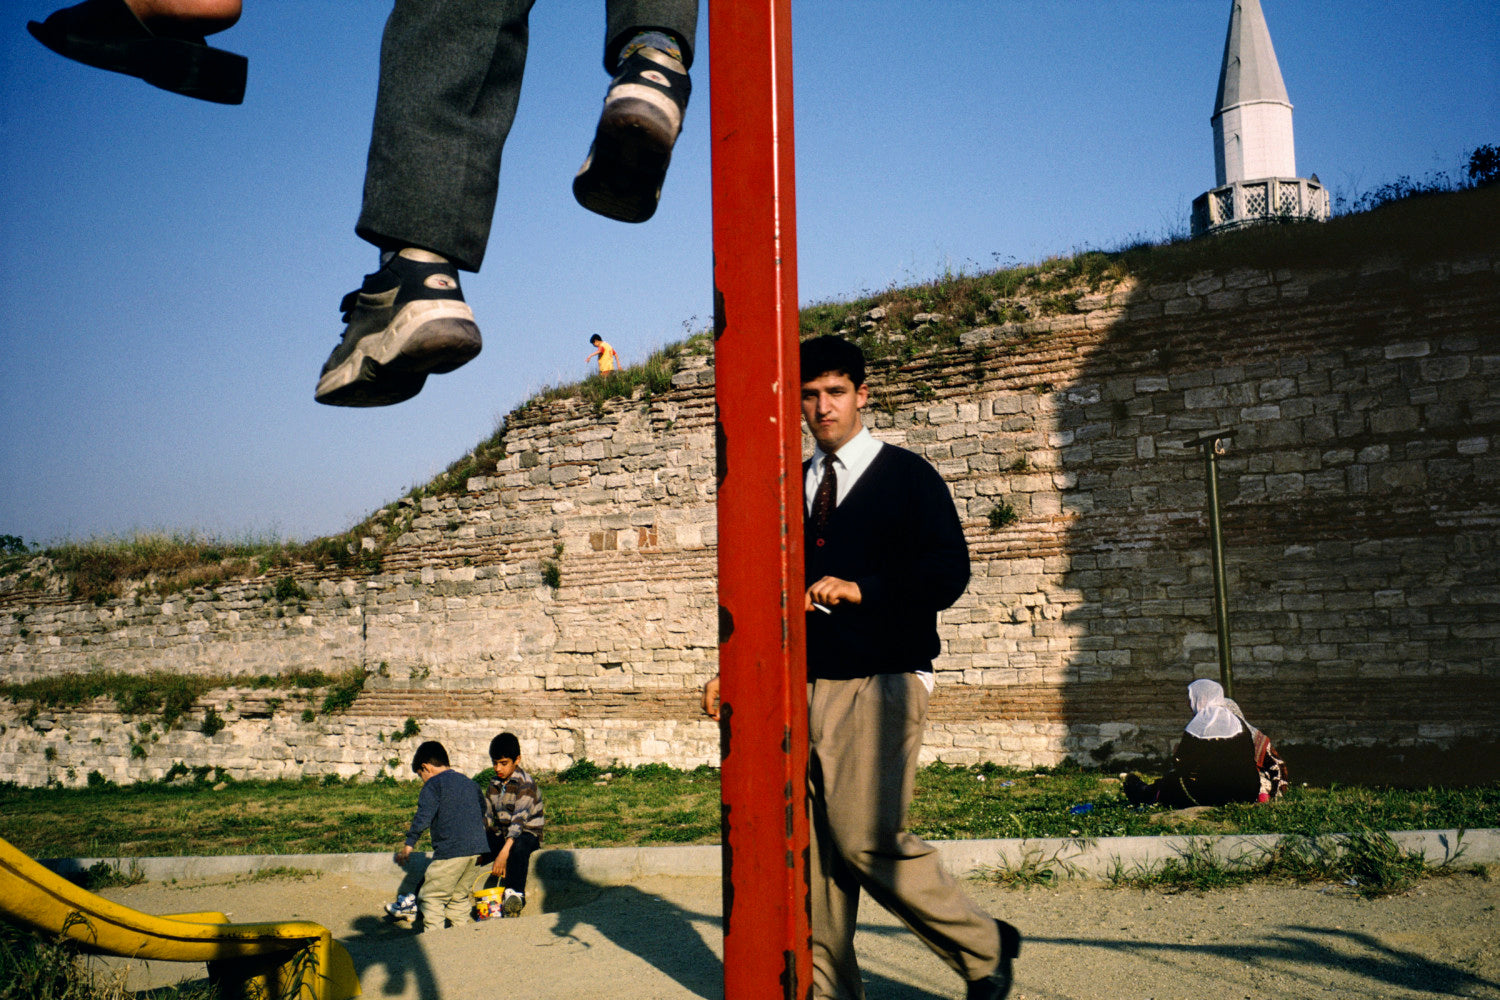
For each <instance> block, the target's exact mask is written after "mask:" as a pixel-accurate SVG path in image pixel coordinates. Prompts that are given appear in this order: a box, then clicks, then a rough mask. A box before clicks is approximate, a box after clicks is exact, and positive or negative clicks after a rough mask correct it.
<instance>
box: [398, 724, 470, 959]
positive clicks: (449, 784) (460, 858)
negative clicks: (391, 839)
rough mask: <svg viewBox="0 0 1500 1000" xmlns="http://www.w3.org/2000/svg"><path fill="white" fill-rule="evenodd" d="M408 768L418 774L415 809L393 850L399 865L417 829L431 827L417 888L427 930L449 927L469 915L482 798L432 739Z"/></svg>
mask: <svg viewBox="0 0 1500 1000" xmlns="http://www.w3.org/2000/svg"><path fill="white" fill-rule="evenodd" d="M411 769H412V770H413V771H415V772H416V773H417V776H418V777H420V778H421V779H422V792H421V794H420V795H418V796H417V813H416V815H415V816H413V817H412V820H411V827H410V829H408V830H407V831H406V843H404V844H402V845H401V849H400V850H398V851H397V852H396V863H397V864H398V865H405V864H406V859H407V858H409V857H411V850H412V848H413V847H415V846H416V845H417V838H418V837H420V836H421V835H422V831H423V830H427V829H431V831H432V861H431V863H429V864H428V866H427V876H426V879H425V881H423V883H422V888H421V891H420V892H419V897H420V898H419V905H420V906H421V910H422V915H423V919H424V920H425V922H426V926H427V928H428V929H429V930H438V929H440V928H443V927H446V926H451V925H453V924H457V923H460V922H462V921H464V920H465V919H466V918H467V917H468V915H469V887H470V885H471V884H472V883H473V881H474V872H473V869H474V866H475V865H476V864H477V863H478V861H479V855H481V854H484V853H485V852H486V851H487V850H488V849H489V844H488V842H487V840H486V838H485V834H484V798H483V796H482V795H481V794H480V792H479V786H478V785H476V784H474V782H473V780H472V779H471V778H469V776H468V775H466V774H462V773H461V772H458V771H455V770H453V768H452V767H450V766H449V764H448V751H447V750H445V749H444V748H443V745H442V744H441V743H439V742H437V741H436V740H428V741H427V742H426V743H423V744H422V745H421V746H419V747H417V752H416V754H415V756H413V757H412V761H411Z"/></svg>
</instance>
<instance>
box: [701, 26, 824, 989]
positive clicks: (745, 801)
mask: <svg viewBox="0 0 1500 1000" xmlns="http://www.w3.org/2000/svg"><path fill="white" fill-rule="evenodd" d="M708 34H709V52H710V53H711V54H712V57H713V67H712V69H711V71H710V77H711V79H710V89H711V98H710V100H711V104H712V107H711V117H712V123H711V127H712V132H713V214H714V222H713V231H714V327H715V336H716V341H717V342H716V346H715V351H714V367H715V374H716V379H715V381H716V385H717V400H718V408H719V441H718V449H719V489H718V530H719V538H718V548H719V670H720V683H721V688H720V704H721V725H722V740H723V744H722V754H723V772H722V778H723V815H724V830H723V838H724V840H723V843H724V996H725V997H726V998H727V1000H765V998H768V997H783V998H786V1000H792V998H801V997H806V996H809V995H810V993H811V988H812V966H811V959H810V957H809V946H808V915H807V845H808V832H807V809H806V773H807V663H806V653H805V648H804V632H805V629H804V620H803V613H802V600H803V597H802V595H803V591H804V585H803V581H802V476H801V470H802V463H801V447H802V439H801V430H800V425H799V420H798V417H799V413H800V406H799V402H798V400H799V390H800V388H801V382H800V379H799V378H798V362H797V344H798V340H797V222H796V219H797V212H796V208H797V206H796V198H795V191H794V183H793V165H794V159H793V144H792V40H791V0H710V2H709V7H708Z"/></svg>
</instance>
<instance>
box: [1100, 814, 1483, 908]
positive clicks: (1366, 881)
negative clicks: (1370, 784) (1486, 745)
mask: <svg viewBox="0 0 1500 1000" xmlns="http://www.w3.org/2000/svg"><path fill="white" fill-rule="evenodd" d="M1459 840H1460V844H1459V846H1458V848H1457V850H1456V851H1455V852H1454V854H1453V855H1452V856H1451V857H1449V858H1447V859H1446V860H1444V861H1443V862H1441V863H1439V864H1436V865H1434V864H1430V863H1428V861H1427V858H1426V856H1425V855H1424V854H1423V853H1422V852H1421V851H1408V850H1403V849H1402V848H1401V846H1400V845H1398V844H1397V843H1396V842H1395V841H1394V840H1393V839H1391V837H1390V835H1389V834H1387V833H1385V832H1383V831H1379V832H1377V831H1370V830H1359V831H1355V832H1353V833H1349V834H1344V835H1341V836H1335V837H1305V836H1299V835H1292V836H1288V837H1285V838H1283V839H1282V840H1281V841H1280V842H1279V843H1278V844H1277V845H1276V846H1275V847H1274V848H1272V849H1270V850H1262V851H1253V850H1252V851H1247V852H1245V853H1242V854H1240V855H1238V856H1234V857H1227V856H1223V855H1220V854H1218V853H1216V852H1215V850H1214V848H1213V846H1212V845H1211V844H1209V843H1208V842H1206V841H1199V840H1190V841H1188V843H1187V847H1186V848H1185V849H1184V850H1183V852H1182V853H1181V855H1180V856H1179V857H1176V858H1169V859H1168V860H1166V861H1164V862H1161V863H1160V864H1155V865H1145V866H1140V865H1138V866H1135V867H1130V868H1127V867H1126V866H1124V865H1117V866H1116V867H1115V870H1114V871H1112V872H1111V873H1110V875H1109V881H1110V882H1111V883H1112V884H1113V885H1115V886H1120V887H1124V886H1129V887H1133V888H1149V889H1160V890H1162V891H1164V892H1207V891H1209V890H1212V889H1224V888H1230V887H1233V886H1237V885H1244V884H1245V883H1247V882H1253V881H1261V880H1265V879H1273V880H1277V881H1293V882H1333V883H1337V884H1340V885H1343V886H1345V887H1347V888H1349V889H1350V890H1352V891H1353V892H1355V893H1357V894H1359V895H1360V896H1363V897H1365V898H1366V899H1374V898H1378V897H1381V896H1390V895H1395V894H1397V893H1401V892H1405V891H1406V890H1408V889H1410V888H1411V887H1412V886H1413V885H1415V884H1416V882H1417V880H1418V879H1421V878H1423V877H1426V876H1432V875H1451V874H1455V873H1456V872H1458V871H1459V868H1458V866H1457V864H1456V862H1457V861H1458V859H1459V857H1460V855H1461V854H1462V852H1463V848H1462V831H1460V835H1459Z"/></svg>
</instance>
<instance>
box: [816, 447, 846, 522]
mask: <svg viewBox="0 0 1500 1000" xmlns="http://www.w3.org/2000/svg"><path fill="white" fill-rule="evenodd" d="M838 495H839V480H838V476H837V475H835V474H834V471H833V456H832V455H827V456H825V457H824V458H823V481H822V482H821V483H819V484H818V492H816V493H814V494H813V509H812V514H813V524H814V526H816V527H817V529H818V531H819V533H821V532H822V531H824V530H825V529H826V528H827V527H828V519H829V517H831V516H832V515H833V505H834V500H835V498H836V497H838Z"/></svg>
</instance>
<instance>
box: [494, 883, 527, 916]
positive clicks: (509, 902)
mask: <svg viewBox="0 0 1500 1000" xmlns="http://www.w3.org/2000/svg"><path fill="white" fill-rule="evenodd" d="M524 909H526V894H525V893H524V892H517V891H516V890H514V889H506V890H505V893H504V895H503V896H501V897H500V913H501V914H502V915H504V916H507V917H519V916H520V915H521V911H522V910H524Z"/></svg>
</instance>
